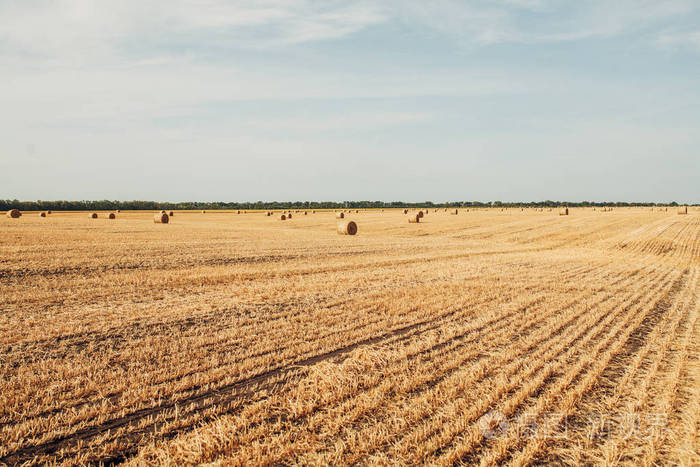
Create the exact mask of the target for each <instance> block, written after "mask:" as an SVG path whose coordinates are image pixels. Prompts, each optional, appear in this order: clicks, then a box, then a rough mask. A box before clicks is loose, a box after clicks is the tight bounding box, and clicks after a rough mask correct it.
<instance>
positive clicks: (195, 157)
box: [0, 0, 700, 203]
mask: <svg viewBox="0 0 700 467" xmlns="http://www.w3.org/2000/svg"><path fill="white" fill-rule="evenodd" d="M0 77H1V79H0V84H1V86H0V108H2V112H0V136H1V137H2V145H0V198H19V199H27V200H32V199H105V198H106V199H152V200H162V201H165V200H170V201H182V200H221V201H246V200H350V199H370V200H385V201H391V200H406V201H423V200H433V201H443V200H482V201H488V200H502V201H519V200H524V201H531V200H543V199H559V200H562V199H566V200H594V201H603V200H627V201H670V200H676V201H678V202H693V203H697V202H700V189H698V187H699V186H700V183H699V182H700V131H698V128H700V84H699V83H700V2H697V1H682V0H676V1H629V0H620V1H615V2H608V1H581V2H570V1H553V0H552V1H548V0H502V1H472V2H469V1H464V2H457V1H436V2H423V1H411V0H406V1H398V0H397V1H377V2H340V1H339V2H334V1H326V2H314V1H300V0H282V1H270V2H265V1H258V2H218V1H199V2H195V1H183V0H171V1H167V2H166V1H155V0H153V1H130V0H125V1H120V2H106V1H105V2H99V1H94V0H93V1H44V2H42V1H27V2H16V1H3V0H0Z"/></svg>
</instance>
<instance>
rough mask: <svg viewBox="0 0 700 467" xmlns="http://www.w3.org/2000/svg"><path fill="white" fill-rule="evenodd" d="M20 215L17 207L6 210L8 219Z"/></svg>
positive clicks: (16, 217)
mask: <svg viewBox="0 0 700 467" xmlns="http://www.w3.org/2000/svg"><path fill="white" fill-rule="evenodd" d="M21 215H22V213H21V212H19V209H10V210H9V211H7V217H9V218H10V219H19V218H20V216H21Z"/></svg>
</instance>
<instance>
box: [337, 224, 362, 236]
mask: <svg viewBox="0 0 700 467" xmlns="http://www.w3.org/2000/svg"><path fill="white" fill-rule="evenodd" d="M337 232H338V234H340V235H355V234H356V233H357V224H355V222H354V221H345V222H338V228H337Z"/></svg>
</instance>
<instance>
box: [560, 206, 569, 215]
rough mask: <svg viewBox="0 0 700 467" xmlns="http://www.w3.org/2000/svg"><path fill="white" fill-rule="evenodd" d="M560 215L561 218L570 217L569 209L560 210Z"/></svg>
mask: <svg viewBox="0 0 700 467" xmlns="http://www.w3.org/2000/svg"><path fill="white" fill-rule="evenodd" d="M559 215H560V216H568V215H569V208H568V207H566V208H559Z"/></svg>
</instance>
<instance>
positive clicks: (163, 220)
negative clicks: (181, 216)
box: [153, 212, 170, 224]
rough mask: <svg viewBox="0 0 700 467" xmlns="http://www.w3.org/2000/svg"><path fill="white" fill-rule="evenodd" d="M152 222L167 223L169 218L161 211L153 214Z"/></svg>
mask: <svg viewBox="0 0 700 467" xmlns="http://www.w3.org/2000/svg"><path fill="white" fill-rule="evenodd" d="M153 222H155V223H156V224H167V223H168V222H170V218H169V217H168V215H167V214H166V213H164V212H161V213H159V214H156V215H155V216H153Z"/></svg>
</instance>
